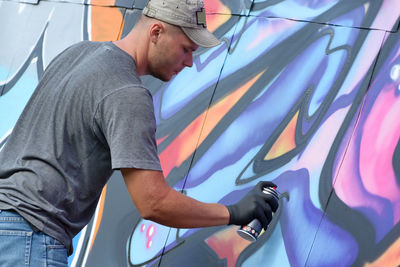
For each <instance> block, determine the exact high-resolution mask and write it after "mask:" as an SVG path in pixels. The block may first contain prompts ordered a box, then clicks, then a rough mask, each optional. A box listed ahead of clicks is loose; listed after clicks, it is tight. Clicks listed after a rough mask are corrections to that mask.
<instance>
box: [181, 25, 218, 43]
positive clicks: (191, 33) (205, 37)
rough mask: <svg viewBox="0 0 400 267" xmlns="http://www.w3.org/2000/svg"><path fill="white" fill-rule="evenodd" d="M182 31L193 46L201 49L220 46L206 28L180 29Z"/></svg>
mask: <svg viewBox="0 0 400 267" xmlns="http://www.w3.org/2000/svg"><path fill="white" fill-rule="evenodd" d="M181 28H182V31H183V32H184V33H185V34H186V35H187V37H189V39H190V40H192V41H193V42H194V43H195V44H197V45H198V46H202V47H214V46H217V45H219V44H221V41H220V40H218V39H217V38H216V37H215V36H214V34H212V33H211V32H210V31H209V30H207V28H188V27H181Z"/></svg>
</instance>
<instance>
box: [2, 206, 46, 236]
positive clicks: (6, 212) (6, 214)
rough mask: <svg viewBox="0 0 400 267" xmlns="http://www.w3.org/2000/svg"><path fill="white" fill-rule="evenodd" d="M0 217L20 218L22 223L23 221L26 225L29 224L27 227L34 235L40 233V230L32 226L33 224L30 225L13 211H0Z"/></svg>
mask: <svg viewBox="0 0 400 267" xmlns="http://www.w3.org/2000/svg"><path fill="white" fill-rule="evenodd" d="M0 216H9V217H18V218H21V219H22V220H23V221H25V222H26V223H27V224H29V226H30V227H31V228H32V230H33V231H34V232H35V233H38V232H40V230H39V229H38V228H37V227H36V226H34V225H33V224H31V223H30V222H28V221H27V220H25V218H24V217H22V216H21V215H20V214H19V213H18V212H16V211H15V210H0Z"/></svg>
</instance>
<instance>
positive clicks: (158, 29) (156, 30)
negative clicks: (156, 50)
mask: <svg viewBox="0 0 400 267" xmlns="http://www.w3.org/2000/svg"><path fill="white" fill-rule="evenodd" d="M162 32H164V25H162V23H160V22H157V23H154V24H153V25H151V27H150V41H151V42H152V43H154V44H155V43H157V41H158V38H160V34H161V33H162Z"/></svg>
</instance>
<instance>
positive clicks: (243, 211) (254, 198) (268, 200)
mask: <svg viewBox="0 0 400 267" xmlns="http://www.w3.org/2000/svg"><path fill="white" fill-rule="evenodd" d="M265 187H276V185H275V184H274V183H272V182H266V181H264V182H259V183H258V184H257V185H256V186H255V187H254V188H253V189H252V190H251V191H249V192H248V193H247V194H246V195H245V196H244V197H243V198H242V199H241V200H239V202H238V203H236V204H234V205H230V206H226V207H227V208H228V211H229V214H230V219H229V224H236V225H246V224H248V223H249V222H251V221H252V220H253V219H255V218H257V219H258V220H259V221H260V222H261V224H262V226H263V228H264V229H267V227H268V224H269V222H270V221H271V220H272V211H273V212H275V211H276V210H277V208H278V206H279V203H278V201H277V200H276V199H275V198H274V196H272V195H271V194H265V193H263V192H262V191H263V188H265Z"/></svg>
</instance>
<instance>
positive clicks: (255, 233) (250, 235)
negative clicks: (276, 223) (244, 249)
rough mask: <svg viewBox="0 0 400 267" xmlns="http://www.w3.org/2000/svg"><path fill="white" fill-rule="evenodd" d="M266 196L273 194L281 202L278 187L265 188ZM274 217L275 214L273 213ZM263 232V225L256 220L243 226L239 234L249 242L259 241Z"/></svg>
mask: <svg viewBox="0 0 400 267" xmlns="http://www.w3.org/2000/svg"><path fill="white" fill-rule="evenodd" d="M263 193H264V194H271V195H272V196H273V197H274V198H275V199H276V201H279V194H278V192H277V191H276V187H265V188H263ZM272 215H273V213H272ZM261 231H262V224H261V223H260V221H259V220H257V219H254V220H252V221H251V222H250V223H249V224H247V225H242V226H240V227H239V229H238V230H237V232H238V234H239V235H240V236H241V237H243V238H244V239H246V240H248V241H252V242H253V241H257V239H258V237H259V236H260V234H261Z"/></svg>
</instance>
